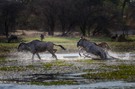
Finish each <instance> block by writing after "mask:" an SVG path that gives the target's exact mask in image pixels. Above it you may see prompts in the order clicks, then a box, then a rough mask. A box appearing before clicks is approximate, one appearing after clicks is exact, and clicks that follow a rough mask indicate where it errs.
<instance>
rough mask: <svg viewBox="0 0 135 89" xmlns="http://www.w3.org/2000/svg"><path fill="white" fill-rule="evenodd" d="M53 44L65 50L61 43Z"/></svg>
mask: <svg viewBox="0 0 135 89" xmlns="http://www.w3.org/2000/svg"><path fill="white" fill-rule="evenodd" d="M54 45H55V46H59V47H61V48H62V49H63V50H66V48H64V47H63V46H62V45H56V44H54Z"/></svg>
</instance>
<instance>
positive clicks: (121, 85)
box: [0, 81, 135, 89]
mask: <svg viewBox="0 0 135 89" xmlns="http://www.w3.org/2000/svg"><path fill="white" fill-rule="evenodd" d="M0 89H135V83H126V82H122V81H114V82H99V83H94V84H85V85H61V86H37V85H17V84H0Z"/></svg>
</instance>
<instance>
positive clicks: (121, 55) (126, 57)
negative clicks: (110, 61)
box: [108, 51, 135, 60]
mask: <svg viewBox="0 0 135 89" xmlns="http://www.w3.org/2000/svg"><path fill="white" fill-rule="evenodd" d="M108 54H109V55H110V56H112V57H114V58H117V59H119V60H134V58H135V54H134V53H131V52H127V53H124V52H123V53H116V52H112V51H108Z"/></svg>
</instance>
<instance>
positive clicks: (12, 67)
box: [0, 66, 26, 71]
mask: <svg viewBox="0 0 135 89" xmlns="http://www.w3.org/2000/svg"><path fill="white" fill-rule="evenodd" d="M25 70H26V69H25V68H24V67H22V66H5V67H0V71H25Z"/></svg>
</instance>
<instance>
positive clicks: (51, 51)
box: [48, 50, 57, 60]
mask: <svg viewBox="0 0 135 89" xmlns="http://www.w3.org/2000/svg"><path fill="white" fill-rule="evenodd" d="M48 51H49V52H50V53H51V54H52V56H53V57H55V58H56V60H57V56H56V55H55V54H54V52H53V50H48Z"/></svg>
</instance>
